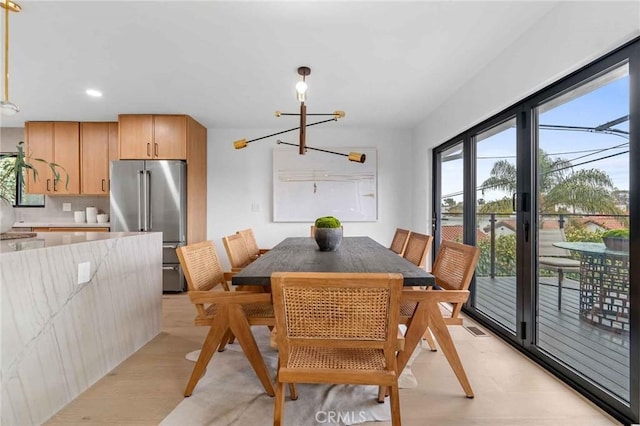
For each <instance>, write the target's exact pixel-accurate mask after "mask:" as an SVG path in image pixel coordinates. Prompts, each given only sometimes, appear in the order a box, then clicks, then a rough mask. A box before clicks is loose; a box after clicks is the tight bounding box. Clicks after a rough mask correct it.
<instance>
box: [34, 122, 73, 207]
mask: <svg viewBox="0 0 640 426" xmlns="http://www.w3.org/2000/svg"><path fill="white" fill-rule="evenodd" d="M25 138H26V149H27V151H26V152H27V155H28V156H29V159H30V162H31V164H32V165H33V167H34V168H35V169H36V170H37V172H38V176H37V177H36V178H35V179H34V178H33V173H27V180H26V190H27V193H29V194H45V195H69V194H80V123H78V122H68V121H54V122H50V121H28V122H26V123H25ZM36 158H41V159H43V160H46V161H48V162H53V163H56V164H58V165H60V167H62V168H64V171H61V173H60V175H61V176H60V180H59V181H58V182H55V179H54V175H53V172H52V171H51V169H50V167H49V165H48V164H44V163H41V162H39V161H36V160H35V159H36ZM67 175H68V177H69V183H68V185H67V184H66V182H67Z"/></svg>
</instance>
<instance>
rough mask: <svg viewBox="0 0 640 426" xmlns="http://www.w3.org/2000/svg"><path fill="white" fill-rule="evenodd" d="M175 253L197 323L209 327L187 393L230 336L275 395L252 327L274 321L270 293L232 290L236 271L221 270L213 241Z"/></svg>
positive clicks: (194, 245) (268, 324)
mask: <svg viewBox="0 0 640 426" xmlns="http://www.w3.org/2000/svg"><path fill="white" fill-rule="evenodd" d="M176 253H177V254H178V259H179V261H180V265H181V266H182V270H183V271H184V275H185V278H186V281H187V288H188V294H189V299H190V300H191V303H193V304H194V305H195V308H196V312H197V315H196V318H195V320H194V323H195V324H196V325H208V326H209V327H210V329H209V333H208V334H207V337H206V339H205V341H204V343H203V345H202V349H201V351H200V355H199V356H198V360H197V362H196V365H195V366H194V367H193V372H192V373H191V377H190V378H189V382H188V383H187V387H186V389H185V391H184V396H191V394H192V393H193V390H194V388H195V387H196V385H197V383H198V381H199V380H200V378H201V377H202V376H203V374H204V372H205V370H206V367H207V365H208V364H209V361H211V358H212V357H213V354H214V352H215V351H216V349H217V350H218V351H221V350H222V349H224V345H225V344H226V342H227V340H228V339H229V338H230V337H231V336H235V337H236V338H237V339H238V342H239V343H240V346H241V347H242V349H243V351H244V353H245V355H246V357H247V359H248V360H249V362H250V363H251V366H252V367H253V369H254V371H255V372H256V375H257V376H258V378H259V379H260V381H261V382H262V385H263V386H264V389H265V391H266V392H267V394H269V395H271V396H273V395H274V394H275V393H274V390H273V386H272V384H271V378H270V377H269V373H268V371H267V368H266V366H265V364H264V360H263V359H262V356H261V355H260V351H259V350H258V346H257V344H256V341H255V338H254V337H253V334H252V333H251V328H250V326H252V325H266V326H271V327H273V325H274V324H275V317H274V313H273V305H272V303H271V295H269V294H264V293H263V294H259V293H249V292H236V291H229V287H228V285H227V282H228V281H229V280H230V279H231V276H232V275H233V274H232V273H229V272H223V271H222V267H221V266H220V261H219V258H218V255H217V253H216V250H215V247H214V245H213V242H212V241H203V242H200V243H195V244H189V245H186V246H182V247H178V248H177V249H176ZM218 289H220V290H222V291H218Z"/></svg>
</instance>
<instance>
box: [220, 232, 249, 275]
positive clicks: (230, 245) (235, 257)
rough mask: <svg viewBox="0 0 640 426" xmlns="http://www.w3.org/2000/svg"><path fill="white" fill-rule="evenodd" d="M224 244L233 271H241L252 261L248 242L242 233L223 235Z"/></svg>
mask: <svg viewBox="0 0 640 426" xmlns="http://www.w3.org/2000/svg"><path fill="white" fill-rule="evenodd" d="M222 244H223V245H224V249H225V251H226V252H227V258H228V259H229V264H230V265H231V271H232V272H239V271H241V270H242V268H244V267H245V266H247V265H248V264H250V263H251V261H252V259H251V256H250V255H249V250H248V249H247V244H246V243H245V240H244V238H243V237H242V235H240V234H233V235H228V236H226V237H222Z"/></svg>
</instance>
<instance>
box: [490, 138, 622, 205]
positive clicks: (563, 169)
mask: <svg viewBox="0 0 640 426" xmlns="http://www.w3.org/2000/svg"><path fill="white" fill-rule="evenodd" d="M538 170H539V175H538V176H539V178H538V193H539V197H538V207H539V210H540V213H557V212H558V211H563V210H564V211H567V210H569V211H571V212H572V213H576V211H582V212H585V213H587V212H590V213H607V214H620V213H622V212H621V211H620V209H618V208H617V207H616V201H615V198H614V196H613V192H612V191H613V189H614V187H613V181H612V180H611V178H610V177H609V175H608V174H606V173H605V172H603V171H602V170H598V169H588V170H587V169H584V170H577V171H574V170H573V167H572V164H571V162H570V161H568V160H565V159H562V158H555V159H554V158H551V157H550V156H549V155H548V154H547V153H546V152H544V151H543V150H542V149H540V150H538ZM481 189H482V193H483V194H484V191H485V190H487V189H497V190H502V191H506V192H509V193H512V194H513V193H515V192H516V168H515V166H514V165H513V164H511V163H509V162H508V161H506V160H500V161H497V162H496V163H495V164H494V165H493V167H492V169H491V172H490V176H489V178H487V179H486V180H485V181H484V182H482V185H481ZM505 200H507V199H503V200H499V201H498V202H489V203H486V204H485V206H484V210H487V208H489V205H491V204H493V205H495V207H500V208H501V209H503V208H505V207H507V208H510V207H509V206H508V203H507V202H506V201H505ZM494 211H495V210H494Z"/></svg>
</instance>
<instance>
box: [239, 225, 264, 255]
mask: <svg viewBox="0 0 640 426" xmlns="http://www.w3.org/2000/svg"><path fill="white" fill-rule="evenodd" d="M236 234H238V235H240V236H241V237H242V239H243V240H244V244H245V245H246V247H247V251H248V252H249V258H250V259H251V260H252V261H253V260H255V259H257V258H258V257H260V256H262V255H263V254H265V253H266V252H268V251H269V249H261V248H260V247H259V246H258V242H257V241H256V236H255V234H254V233H253V229H252V228H247V229H243V230H241V231H238V232H236Z"/></svg>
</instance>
